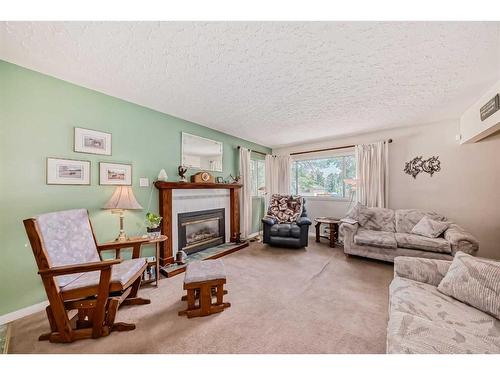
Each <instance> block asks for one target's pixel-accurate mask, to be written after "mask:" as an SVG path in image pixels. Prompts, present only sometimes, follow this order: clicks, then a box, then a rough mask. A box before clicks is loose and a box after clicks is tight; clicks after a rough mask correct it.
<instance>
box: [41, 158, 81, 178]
mask: <svg viewBox="0 0 500 375" xmlns="http://www.w3.org/2000/svg"><path fill="white" fill-rule="evenodd" d="M46 173H47V185H90V161H87V160H72V159H59V158H47V170H46Z"/></svg>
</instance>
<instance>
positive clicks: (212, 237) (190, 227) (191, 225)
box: [177, 208, 226, 255]
mask: <svg viewBox="0 0 500 375" xmlns="http://www.w3.org/2000/svg"><path fill="white" fill-rule="evenodd" d="M224 211H225V210H224V209H223V208H218V209H215V210H205V211H193V212H184V213H180V214H178V216H177V218H178V219H177V222H178V235H179V236H178V239H179V240H178V244H179V245H178V249H179V250H184V252H185V253H186V254H188V255H189V254H192V253H196V252H197V251H201V250H203V249H207V248H209V247H213V246H217V245H220V244H223V243H225V242H226V230H225V229H226V225H225V217H224Z"/></svg>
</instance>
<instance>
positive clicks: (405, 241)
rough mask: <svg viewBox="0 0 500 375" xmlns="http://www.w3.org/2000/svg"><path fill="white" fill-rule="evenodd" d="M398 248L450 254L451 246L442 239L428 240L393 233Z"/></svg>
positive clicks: (417, 236)
mask: <svg viewBox="0 0 500 375" xmlns="http://www.w3.org/2000/svg"><path fill="white" fill-rule="evenodd" d="M394 235H395V237H396V242H397V243H398V247H404V248H406V249H419V250H425V251H433V252H436V253H445V254H451V245H450V243H449V242H448V241H446V240H445V239H444V238H442V237H438V238H428V237H424V236H419V235H418V234H409V233H395V234H394Z"/></svg>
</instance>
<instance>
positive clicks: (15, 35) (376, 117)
mask: <svg viewBox="0 0 500 375" xmlns="http://www.w3.org/2000/svg"><path fill="white" fill-rule="evenodd" d="M499 25H500V23H493V22H490V23H487V22H438V23H435V22H433V23H429V22H411V23H410V22H396V23H373V22H372V23H369V22H19V23H12V22H0V59H4V60H6V61H10V62H13V63H16V64H19V65H21V66H24V67H27V68H30V69H33V70H36V71H39V72H42V73H46V74H49V75H52V76H55V77H58V78H61V79H64V80H67V81H70V82H73V83H76V84H79V85H81V86H85V87H88V88H91V89H94V90H97V91H100V92H103V93H106V94H109V95H112V96H115V97H118V98H122V99H125V100H128V101H131V102H134V103H137V104H141V105H144V106H146V107H149V108H153V109H156V110H158V111H161V112H165V113H168V114H171V115H174V116H177V117H180V118H183V119H186V120H190V121H193V122H196V123H199V124H202V125H205V126H208V127H210V128H214V129H217V130H220V131H223V132H226V133H229V134H232V135H235V136H238V137H241V138H244V139H248V140H252V141H255V142H257V143H260V144H263V145H267V146H283V145H287V144H293V143H299V142H306V141H314V140H318V139H323V138H325V137H328V138H331V137H335V136H341V135H347V134H353V133H361V132H368V131H373V130H377V129H385V128H390V127H399V126H408V125H414V124H417V123H423V122H432V121H438V120H441V119H449V118H458V117H459V116H460V115H461V114H462V113H463V112H464V111H465V109H466V108H467V107H468V106H469V105H471V104H472V103H473V102H474V101H475V99H477V97H478V96H479V95H480V94H481V92H482V91H483V90H485V89H486V88H488V87H489V86H491V85H492V84H493V83H494V82H495V81H496V80H498V79H499V78H500V69H499V67H500V26H499ZM137 126H140V124H137Z"/></svg>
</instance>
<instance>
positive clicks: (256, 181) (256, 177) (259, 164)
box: [250, 159, 266, 197]
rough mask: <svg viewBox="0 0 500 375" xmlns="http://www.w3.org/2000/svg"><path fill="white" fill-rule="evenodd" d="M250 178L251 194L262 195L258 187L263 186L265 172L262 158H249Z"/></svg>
mask: <svg viewBox="0 0 500 375" xmlns="http://www.w3.org/2000/svg"><path fill="white" fill-rule="evenodd" d="M250 178H251V179H252V196H254V197H256V196H261V195H264V192H263V191H262V190H259V189H260V188H262V187H264V186H265V181H266V172H265V164H264V160H262V159H251V160H250Z"/></svg>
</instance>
